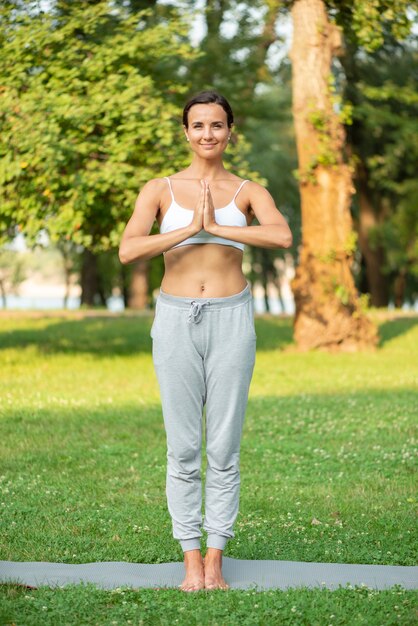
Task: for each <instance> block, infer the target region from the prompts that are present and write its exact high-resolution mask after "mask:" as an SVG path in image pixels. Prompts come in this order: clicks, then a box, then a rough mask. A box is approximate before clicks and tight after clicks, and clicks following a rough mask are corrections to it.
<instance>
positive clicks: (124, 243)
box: [119, 178, 197, 265]
mask: <svg viewBox="0 0 418 626" xmlns="http://www.w3.org/2000/svg"><path fill="white" fill-rule="evenodd" d="M166 185H167V183H166V182H165V181H164V180H162V179H158V178H153V179H152V180H150V181H149V182H147V183H146V184H145V185H144V187H143V188H142V190H141V192H140V193H139V195H138V197H137V199H136V202H135V209H134V212H133V214H132V217H131V218H130V220H129V222H128V223H127V225H126V227H125V230H124V232H123V235H122V239H121V242H120V246H119V260H120V262H121V263H122V264H124V265H127V264H129V263H133V262H134V261H138V260H139V259H152V257H154V256H158V255H159V254H161V253H162V252H165V251H166V250H169V248H171V247H172V246H175V245H176V244H177V243H180V242H181V241H184V240H185V239H187V238H188V237H191V236H192V235H194V234H196V232H197V231H196V226H195V224H194V223H193V222H192V223H191V224H189V225H188V226H185V227H184V228H177V229H176V230H172V231H170V232H169V233H159V234H156V235H150V234H149V233H150V230H151V228H152V225H153V223H154V221H155V218H156V215H157V213H158V210H159V208H160V198H161V195H162V193H163V191H164V189H165V187H166Z"/></svg>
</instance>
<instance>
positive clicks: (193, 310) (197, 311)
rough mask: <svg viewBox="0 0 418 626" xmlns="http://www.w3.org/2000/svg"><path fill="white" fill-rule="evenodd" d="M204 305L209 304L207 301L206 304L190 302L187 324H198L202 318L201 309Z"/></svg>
mask: <svg viewBox="0 0 418 626" xmlns="http://www.w3.org/2000/svg"><path fill="white" fill-rule="evenodd" d="M205 304H210V302H209V300H206V302H196V300H192V302H191V303H190V310H189V317H188V319H187V321H188V322H189V324H190V323H194V324H197V323H198V322H200V320H201V318H202V308H203V307H204V306H205Z"/></svg>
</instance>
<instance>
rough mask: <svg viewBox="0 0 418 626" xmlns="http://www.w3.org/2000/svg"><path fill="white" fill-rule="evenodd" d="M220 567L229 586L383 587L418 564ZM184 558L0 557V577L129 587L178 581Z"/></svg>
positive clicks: (417, 574)
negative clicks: (75, 560) (75, 561)
mask: <svg viewBox="0 0 418 626" xmlns="http://www.w3.org/2000/svg"><path fill="white" fill-rule="evenodd" d="M222 563H223V565H222V573H223V576H224V578H225V580H226V582H227V583H228V584H229V585H230V588H231V589H255V590H258V591H264V590H267V589H287V588H288V587H321V588H326V589H331V590H333V589H338V587H339V586H340V585H341V586H342V587H345V586H346V585H347V584H348V583H349V584H351V585H353V586H354V585H364V586H367V587H370V588H372V589H387V588H389V587H392V586H393V585H401V586H402V587H404V588H405V589H417V588H418V567H415V566H400V565H356V564H344V563H302V562H298V561H250V560H242V559H233V558H230V557H227V556H223V558H222ZM184 574H185V569H184V563H183V562H181V563H158V564H145V563H125V562H117V561H106V562H103V563H85V564H81V565H72V564H66V563H42V562H16V561H0V583H11V582H13V583H18V584H21V585H24V586H27V587H40V586H43V585H46V586H48V587H56V586H64V585H68V584H78V583H94V584H96V585H97V586H98V587H101V588H102V589H115V588H117V587H132V588H133V589H138V588H144V587H151V588H162V587H171V588H172V587H178V586H179V585H180V584H181V583H182V581H183V579H184Z"/></svg>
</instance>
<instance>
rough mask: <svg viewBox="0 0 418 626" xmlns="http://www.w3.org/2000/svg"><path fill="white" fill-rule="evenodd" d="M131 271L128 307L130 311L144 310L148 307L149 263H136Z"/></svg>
mask: <svg viewBox="0 0 418 626" xmlns="http://www.w3.org/2000/svg"><path fill="white" fill-rule="evenodd" d="M132 270H133V271H132V277H131V284H130V287H129V298H128V307H129V308H130V309H145V308H147V305H148V270H149V262H148V261H147V260H141V261H136V263H135V264H134V265H133V268H132Z"/></svg>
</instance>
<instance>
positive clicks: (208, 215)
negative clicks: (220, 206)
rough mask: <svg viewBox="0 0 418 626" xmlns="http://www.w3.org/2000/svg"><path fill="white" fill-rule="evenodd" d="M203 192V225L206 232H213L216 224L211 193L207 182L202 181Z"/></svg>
mask: <svg viewBox="0 0 418 626" xmlns="http://www.w3.org/2000/svg"><path fill="white" fill-rule="evenodd" d="M203 184H204V192H205V208H204V214H203V227H204V229H205V231H206V232H208V233H212V234H215V233H214V231H215V229H216V227H217V226H218V224H217V222H216V219H215V207H214V206H213V200H212V194H211V192H210V189H209V183H207V182H206V181H203Z"/></svg>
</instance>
